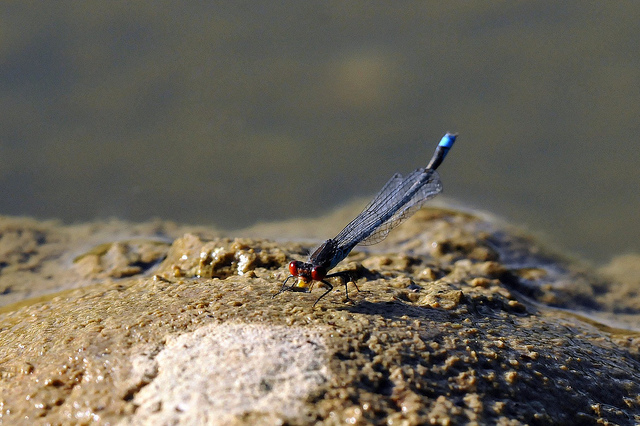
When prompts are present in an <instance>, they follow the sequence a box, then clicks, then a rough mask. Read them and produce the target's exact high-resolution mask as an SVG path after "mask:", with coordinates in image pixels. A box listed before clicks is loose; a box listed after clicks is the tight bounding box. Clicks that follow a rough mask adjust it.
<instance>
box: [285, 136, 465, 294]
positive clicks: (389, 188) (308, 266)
mask: <svg viewBox="0 0 640 426" xmlns="http://www.w3.org/2000/svg"><path fill="white" fill-rule="evenodd" d="M456 136H457V135H456V134H453V133H447V134H446V135H444V137H443V138H442V140H441V141H440V143H439V144H438V146H437V147H436V151H435V153H434V154H433V157H431V161H429V164H428V165H427V167H424V168H419V169H416V170H414V171H413V172H411V173H409V174H408V175H407V176H402V175H400V174H398V173H396V174H395V175H393V176H392V177H391V179H389V181H388V182H387V183H386V184H385V186H383V187H382V189H381V190H380V192H378V194H377V195H376V196H375V197H374V198H373V200H372V201H371V202H370V203H369V204H368V205H367V207H365V208H364V210H362V212H361V213H360V214H359V215H358V216H356V218H355V219H353V220H352V221H351V222H349V224H348V225H347V226H345V227H344V229H343V230H342V231H340V233H339V234H338V235H337V236H336V237H335V238H332V239H330V240H327V241H325V242H324V243H322V245H320V247H318V248H317V249H316V250H315V251H314V252H313V254H311V256H309V260H307V261H306V262H301V261H299V260H294V261H292V262H291V263H289V272H290V273H291V275H289V276H288V277H287V279H286V280H284V283H282V288H281V289H280V291H279V292H278V293H276V294H275V295H274V296H273V297H276V296H277V295H278V294H280V293H282V292H283V291H303V292H310V291H311V288H312V287H313V282H314V281H320V282H322V283H324V285H326V286H327V287H328V290H327V291H326V292H324V293H323V294H322V295H321V296H320V297H319V298H318V300H316V301H315V303H314V304H313V306H315V305H316V304H317V303H318V302H319V301H320V299H322V298H323V297H324V296H326V295H327V294H329V293H330V292H331V290H333V286H332V285H331V284H330V283H329V282H328V281H327V278H334V277H341V278H342V279H343V281H344V288H345V293H346V297H347V299H349V290H348V288H347V282H348V275H349V274H348V273H346V272H338V273H334V274H328V272H329V271H330V270H331V269H333V268H334V267H335V266H336V265H337V264H338V263H340V262H341V261H342V260H343V259H344V258H345V257H347V255H348V254H349V252H351V250H353V248H354V247H355V246H356V245H358V244H360V245H371V244H376V243H379V242H380V241H382V240H384V239H385V238H386V236H387V234H389V231H391V230H392V229H393V228H395V227H396V226H398V225H400V224H401V223H402V222H404V221H405V220H406V219H408V218H409V217H410V216H411V215H412V214H414V213H415V212H416V211H417V210H418V209H420V207H422V205H423V204H424V203H425V202H426V201H427V200H429V199H431V198H433V197H435V196H436V195H438V194H439V193H441V192H442V182H441V181H440V176H439V175H438V173H437V172H436V169H437V168H438V166H439V165H440V164H441V163H442V160H444V158H445V157H446V155H447V153H448V152H449V149H451V147H452V146H453V143H454V142H455V140H456ZM295 277H297V278H298V282H297V283H295V284H292V285H291V286H289V287H287V281H289V279H290V278H295ZM354 284H355V283H354ZM356 288H357V286H356Z"/></svg>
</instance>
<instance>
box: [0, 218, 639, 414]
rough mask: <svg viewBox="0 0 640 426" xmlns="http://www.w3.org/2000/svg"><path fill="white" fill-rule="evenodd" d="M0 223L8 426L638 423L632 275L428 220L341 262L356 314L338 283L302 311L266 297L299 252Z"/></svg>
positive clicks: (121, 230)
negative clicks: (84, 425)
mask: <svg viewBox="0 0 640 426" xmlns="http://www.w3.org/2000/svg"><path fill="white" fill-rule="evenodd" d="M0 224H2V234H1V235H2V237H1V239H0V250H1V251H0V253H1V254H2V257H0V265H1V266H0V268H1V269H0V286H4V287H2V288H4V291H3V294H2V296H1V297H3V298H4V299H0V300H2V301H3V302H4V305H5V306H4V307H3V308H2V311H1V312H0V373H1V374H0V389H1V399H0V413H1V415H2V421H3V422H6V423H8V424H9V423H11V424H15V423H18V424H19V423H32V422H34V421H35V422H38V423H69V422H78V423H89V422H95V421H99V422H101V423H123V424H145V423H146V424H148V423H155V424H158V423H165V424H166V423H178V424H180V423H182V424H193V423H202V422H207V423H213V424H255V423H268V424H273V423H290V424H309V423H316V422H319V423H326V424H338V423H351V424H369V423H389V424H395V423H403V424H457V423H462V422H465V423H471V424H473V423H478V424H483V423H497V424H568V423H569V424H571V423H573V424H598V423H614V424H635V423H638V422H640V397H639V395H640V349H639V348H640V333H639V332H638V328H639V327H638V324H640V321H639V320H638V319H639V318H640V310H639V309H638V298H639V296H638V294H640V285H639V283H638V282H637V281H634V279H633V278H632V277H633V276H634V275H633V266H630V265H635V263H634V262H632V261H621V260H620V259H616V260H614V261H613V262H611V264H610V265H608V266H607V267H606V268H603V270H602V271H596V270H594V269H591V268H589V267H588V266H585V265H580V264H577V263H575V262H573V261H567V260H564V259H562V258H561V257H559V256H557V255H554V254H553V253H548V252H547V251H545V250H544V249H543V248H541V247H540V246H539V245H538V244H537V243H536V242H535V241H533V240H532V239H531V238H529V237H527V236H525V235H521V234H520V233H519V232H517V231H515V230H513V229H510V228H508V227H505V226H503V225H496V224H495V222H492V221H489V220H486V218H483V217H480V216H477V215H473V214H468V213H460V212H455V211H450V210H444V209H424V210H423V211H421V212H419V213H417V214H416V215H415V216H414V218H412V219H411V220H409V221H408V222H407V223H406V224H404V225H403V226H401V227H400V228H398V229H397V230H395V231H394V232H393V233H392V234H391V235H390V236H389V238H388V239H387V240H386V241H385V242H383V243H382V244H381V245H379V246H375V249H376V250H375V251H368V252H364V251H356V252H354V253H352V254H351V255H350V256H349V257H348V258H347V259H345V261H344V262H343V263H342V264H340V265H339V267H338V268H336V269H338V270H349V271H351V274H352V275H353V276H354V278H355V282H356V284H357V287H358V288H359V289H360V291H357V290H356V288H355V286H354V285H353V284H349V286H350V287H349V296H350V299H351V301H346V300H345V297H344V296H345V293H344V287H343V286H342V285H335V286H334V287H335V290H334V291H333V292H332V293H331V294H329V295H328V296H327V297H326V298H324V299H322V301H321V302H320V303H318V305H317V306H316V307H315V308H312V305H313V303H314V302H315V300H316V299H317V296H318V295H319V294H321V293H322V292H323V291H324V290H323V289H322V288H318V287H314V288H313V290H312V292H311V293H299V292H296V293H293V292H285V293H282V294H280V295H278V296H277V297H276V298H273V297H272V296H273V295H274V294H275V293H276V292H277V291H278V290H279V288H280V286H281V283H282V281H283V280H284V278H285V277H286V275H287V271H286V265H287V263H288V261H290V260H291V259H303V258H304V256H305V252H308V250H310V249H313V248H314V245H313V244H308V245H307V244H302V243H286V242H274V241H272V240H264V239H249V238H224V237H219V236H216V235H219V234H217V233H216V232H214V231H212V230H193V229H187V228H186V227H180V226H178V225H167V224H163V223H161V222H158V223H155V224H154V225H153V226H149V225H135V226H134V225H130V224H125V223H120V222H117V223H115V222H112V223H109V224H92V225H91V226H89V225H83V226H77V227H65V226H61V225H59V224H55V223H42V222H35V221H32V220H27V221H22V220H21V219H16V218H4V219H3V220H2V222H0ZM105 229H106V230H108V232H107V233H106V235H110V236H111V237H114V236H115V237H116V238H112V239H111V241H104V239H105V238H104V237H105V233H103V232H102V230H105ZM134 230H135V231H134ZM149 231H150V232H149ZM189 231H190V232H189ZM185 232H186V233H185ZM176 234H180V235H181V236H180V237H177V235H176ZM120 236H121V238H117V237H120ZM172 238H173V240H172V242H171V245H169V243H168V241H171V239H172ZM43 275H44V276H43ZM47 277H48V278H47ZM60 290H63V291H62V292H58V291H60ZM34 295H35V296H39V298H36V299H33V298H30V297H32V296H34Z"/></svg>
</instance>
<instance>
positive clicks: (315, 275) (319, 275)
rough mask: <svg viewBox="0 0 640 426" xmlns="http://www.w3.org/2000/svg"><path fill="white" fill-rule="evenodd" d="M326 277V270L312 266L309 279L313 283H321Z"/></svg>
mask: <svg viewBox="0 0 640 426" xmlns="http://www.w3.org/2000/svg"><path fill="white" fill-rule="evenodd" d="M326 275H327V270H326V269H325V268H323V267H322V266H314V267H313V269H312V270H311V279H312V280H315V281H322V280H323V279H324V277H325V276H326Z"/></svg>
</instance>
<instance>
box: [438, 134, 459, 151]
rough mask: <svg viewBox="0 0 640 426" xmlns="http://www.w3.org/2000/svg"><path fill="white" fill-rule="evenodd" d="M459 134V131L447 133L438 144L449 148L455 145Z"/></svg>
mask: <svg viewBox="0 0 640 426" xmlns="http://www.w3.org/2000/svg"><path fill="white" fill-rule="evenodd" d="M457 136H458V134H457V133H447V134H446V135H444V137H443V138H442V140H441V141H440V143H439V144H438V146H441V147H444V148H447V149H449V148H451V147H452V146H453V143H454V142H455V141H456V137H457Z"/></svg>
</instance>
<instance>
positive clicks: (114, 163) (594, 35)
mask: <svg viewBox="0 0 640 426" xmlns="http://www.w3.org/2000/svg"><path fill="white" fill-rule="evenodd" d="M639 22H640V3H638V2H630V1H627V2H583V1H577V0H574V1H565V2H557V1H539V2H485V1H448V2H423V1H420V2H398V3H390V2H341V1H329V2H315V1H309V2H299V1H282V2H260V1H258V2H196V1H187V2H142V1H141V2H110V1H109V2H98V1H84V2H70V1H61V2H6V3H4V4H3V5H2V6H0V111H1V113H0V191H1V192H0V214H10V215H28V216H34V217H37V218H58V219H62V220H63V221H65V222H68V223H71V222H80V221H87V220H92V219H96V218H108V217H114V216H115V217H118V218H122V219H128V220H135V221H145V220H148V219H150V218H154V217H159V218H162V219H170V220H176V221H179V222H182V223H191V224H206V225H216V226H218V227H222V228H226V229H233V228H240V227H244V226H248V225H251V224H254V223H256V222H260V221H270V220H285V219H289V218H294V217H309V216H318V215H322V214H325V213H326V212H328V211H330V210H331V209H333V208H335V207H336V206H339V205H341V204H344V203H346V202H349V201H350V200H352V199H354V198H355V197H362V196H369V195H372V194H373V193H375V192H376V191H377V190H379V189H380V188H381V186H382V185H383V184H384V182H385V181H386V180H387V179H388V178H389V177H390V176H391V175H392V174H393V173H394V172H401V173H406V172H409V171H411V170H413V169H414V168H416V167H418V166H421V165H424V164H425V163H426V161H427V160H428V159H429V158H430V156H431V154H432V150H433V148H434V146H435V144H436V143H437V142H438V140H439V139H440V138H441V137H442V135H443V134H444V133H445V132H446V131H456V132H459V134H460V136H459V139H458V141H457V143H456V146H455V147H454V148H453V150H452V151H451V153H450V155H449V157H448V158H447V160H446V162H445V164H444V165H443V167H441V175H442V178H443V181H444V185H445V193H446V195H447V196H449V197H452V198H453V199H455V200H458V201H459V202H460V203H462V204H464V205H466V206H469V207H470V208H478V209H482V210H486V211H489V212H492V213H494V214H496V215H498V216H500V217H502V218H504V219H506V220H508V221H511V222H513V223H516V224H519V225H523V226H525V227H526V228H528V229H530V230H533V231H537V232H542V233H544V234H547V235H549V236H550V239H551V240H552V242H553V243H555V244H557V245H559V246H560V247H562V248H563V249H565V250H567V252H570V253H575V254H578V255H580V256H583V257H584V258H587V259H591V260H593V261H595V262H601V261H606V260H608V259H610V258H611V257H612V256H615V255H617V254H621V253H626V252H640V224H639V220H638V212H640V197H639V194H640V170H639V166H640V149H639V148H640V145H639V142H640V138H639V136H640V53H639V52H640V50H639V48H638V46H640V24H639ZM327 237H329V236H327Z"/></svg>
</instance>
